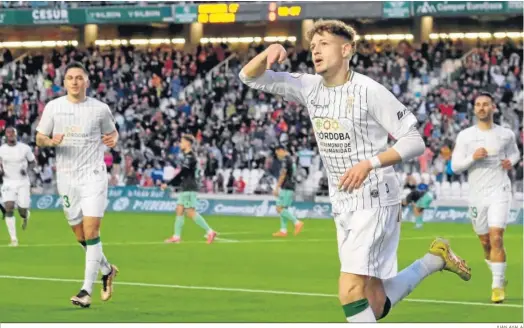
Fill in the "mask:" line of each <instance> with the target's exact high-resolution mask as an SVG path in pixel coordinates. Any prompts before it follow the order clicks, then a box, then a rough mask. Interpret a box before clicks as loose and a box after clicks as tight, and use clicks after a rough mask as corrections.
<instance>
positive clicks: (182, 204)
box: [161, 135, 217, 244]
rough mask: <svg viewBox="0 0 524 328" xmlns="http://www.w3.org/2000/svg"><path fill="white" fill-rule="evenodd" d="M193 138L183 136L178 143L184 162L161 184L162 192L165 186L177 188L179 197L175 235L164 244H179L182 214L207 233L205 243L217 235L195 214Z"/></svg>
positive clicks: (196, 171)
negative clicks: (176, 171)
mask: <svg viewBox="0 0 524 328" xmlns="http://www.w3.org/2000/svg"><path fill="white" fill-rule="evenodd" d="M194 142H195V138H194V137H193V136H192V135H184V136H183V137H182V141H181V142H180V150H182V152H183V153H184V160H183V162H182V170H181V171H180V173H178V175H177V176H175V177H174V178H173V179H172V180H171V181H169V182H168V183H167V184H166V183H164V184H162V186H161V188H162V190H164V189H166V188H167V186H168V185H169V186H179V187H180V190H179V196H178V202H177V208H176V220H175V234H174V235H173V236H171V237H170V238H168V239H166V240H165V242H166V243H177V244H178V243H180V241H181V240H182V239H181V235H182V228H183V226H184V212H185V214H186V215H187V216H188V217H189V218H190V219H192V220H194V221H195V223H196V224H198V225H199V226H200V227H201V228H202V229H204V230H205V231H206V233H207V243H208V244H211V243H212V242H213V241H214V240H215V237H216V235H217V233H216V232H215V231H213V229H211V228H210V227H209V225H208V224H207V222H206V220H204V218H203V217H202V216H201V215H200V214H199V213H197V211H196V206H197V203H198V201H197V192H198V187H199V178H200V167H199V164H198V159H197V158H196V156H195V153H194V152H193V149H192V148H193V143H194Z"/></svg>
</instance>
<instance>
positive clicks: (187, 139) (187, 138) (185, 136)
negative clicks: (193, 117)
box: [182, 134, 195, 144]
mask: <svg viewBox="0 0 524 328" xmlns="http://www.w3.org/2000/svg"><path fill="white" fill-rule="evenodd" d="M182 139H185V140H186V141H189V143H190V144H194V143H195V137H193V135H191V134H184V135H183V136H182Z"/></svg>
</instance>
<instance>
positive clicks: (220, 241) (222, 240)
mask: <svg viewBox="0 0 524 328" xmlns="http://www.w3.org/2000/svg"><path fill="white" fill-rule="evenodd" d="M218 236H220V233H219V234H218ZM508 237H510V236H506V237H504V238H506V239H508ZM434 238H435V236H417V237H405V238H401V239H400V241H401V242H402V241H408V240H428V242H429V241H431V240H433V239H434ZM476 238H477V236H476V235H457V236H448V240H452V239H476ZM216 241H217V244H233V243H235V244H236V243H247V244H255V243H320V242H335V241H336V239H335V237H334V236H333V238H329V239H326V238H323V239H245V240H237V239H226V238H220V237H217V238H216ZM163 244H165V243H164V242H162V241H137V242H107V243H104V246H147V245H163ZM182 244H206V241H197V240H190V241H183V242H182ZM78 245H79V244H78V243H67V244H66V243H64V244H29V245H24V244H22V245H19V246H18V248H27V247H78ZM10 247H11V246H9V245H7V244H4V245H0V248H10Z"/></svg>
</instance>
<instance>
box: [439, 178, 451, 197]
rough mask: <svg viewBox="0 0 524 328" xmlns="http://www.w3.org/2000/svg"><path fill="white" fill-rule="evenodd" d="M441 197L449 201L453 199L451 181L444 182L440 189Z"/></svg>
mask: <svg viewBox="0 0 524 328" xmlns="http://www.w3.org/2000/svg"><path fill="white" fill-rule="evenodd" d="M440 196H441V198H444V199H449V198H450V197H451V183H449V181H443V182H442V185H441V187H440Z"/></svg>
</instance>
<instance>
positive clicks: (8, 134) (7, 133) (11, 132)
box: [5, 129, 16, 143]
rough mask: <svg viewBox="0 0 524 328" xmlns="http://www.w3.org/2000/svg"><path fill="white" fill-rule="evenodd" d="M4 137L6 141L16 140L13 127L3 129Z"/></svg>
mask: <svg viewBox="0 0 524 328" xmlns="http://www.w3.org/2000/svg"><path fill="white" fill-rule="evenodd" d="M5 137H6V138H7V142H8V143H15V142H16V133H15V130H13V129H7V130H5Z"/></svg>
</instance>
